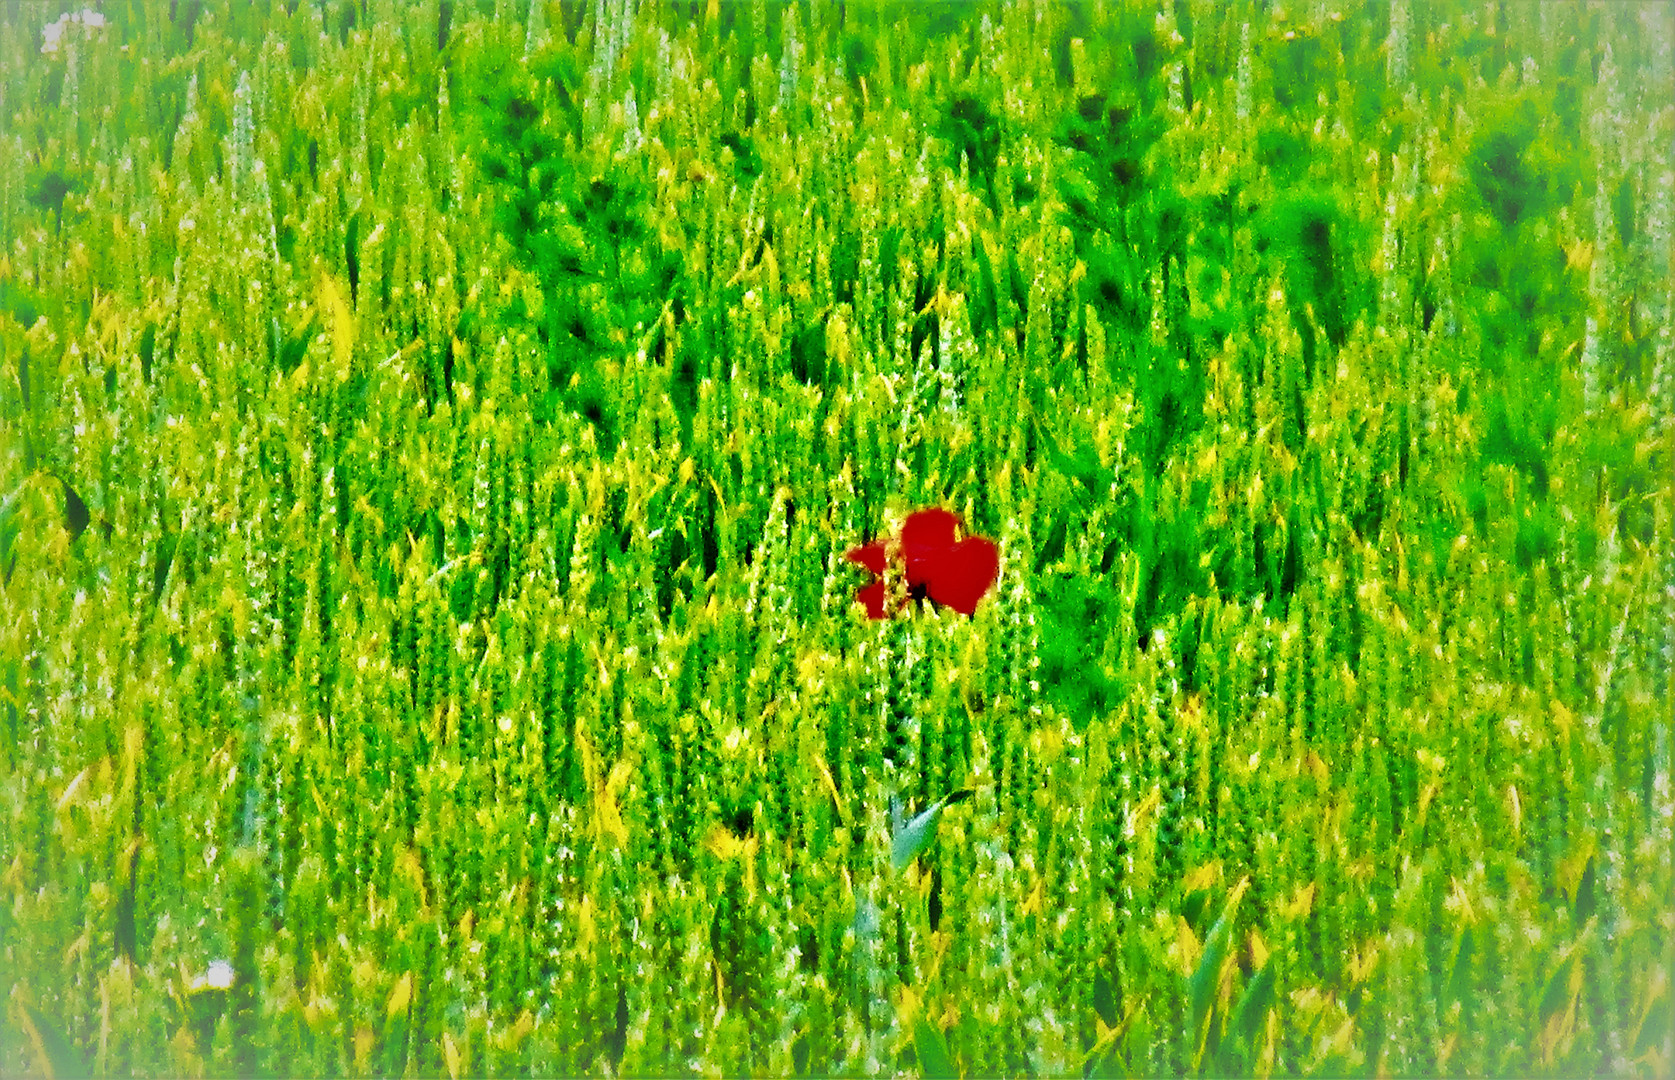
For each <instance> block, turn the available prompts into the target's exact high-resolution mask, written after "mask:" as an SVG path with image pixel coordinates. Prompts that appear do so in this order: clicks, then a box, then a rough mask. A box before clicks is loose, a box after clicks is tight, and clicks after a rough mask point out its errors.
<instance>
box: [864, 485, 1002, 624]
mask: <svg viewBox="0 0 1675 1080" xmlns="http://www.w3.org/2000/svg"><path fill="white" fill-rule="evenodd" d="M958 524H959V518H956V517H955V516H954V515H953V514H951V513H949V512H948V511H946V510H920V511H919V512H917V513H915V514H912V515H910V516H909V517H908V519H907V523H906V524H904V525H903V526H902V529H901V553H902V559H903V561H904V562H905V563H906V564H907V566H906V571H907V573H906V576H907V590H908V595H909V596H911V597H913V598H914V599H921V598H925V597H928V598H929V599H930V600H931V601H932V602H933V603H937V604H941V605H943V606H944V607H951V608H953V609H954V610H955V611H958V612H959V613H960V614H962V615H970V614H973V613H974V612H976V610H977V601H978V600H981V599H982V598H983V594H984V593H986V592H988V591H989V586H991V585H993V584H994V583H995V578H996V577H997V576H998V575H999V573H1000V553H999V551H998V550H997V549H996V548H995V545H994V541H993V540H989V539H987V538H985V537H981V536H968V537H966V538H965V539H964V540H958V541H956V540H955V539H954V529H955V527H956V526H957V525H958ZM884 551H885V548H884V541H882V540H874V541H873V542H872V543H870V544H866V545H863V546H861V547H858V548H851V549H850V551H849V554H848V556H847V558H848V559H849V561H850V562H852V563H858V564H860V565H861V566H864V567H866V568H867V569H868V570H871V571H872V572H873V573H874V574H882V573H884V558H885V555H884ZM855 599H857V600H859V601H860V602H861V603H863V604H865V605H866V608H867V616H868V617H869V618H873V619H882V618H884V617H885V612H884V582H883V581H881V580H880V581H874V582H872V583H871V584H869V585H865V586H863V587H861V588H860V589H858V590H856V592H855Z"/></svg>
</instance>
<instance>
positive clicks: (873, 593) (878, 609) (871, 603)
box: [855, 581, 884, 619]
mask: <svg viewBox="0 0 1675 1080" xmlns="http://www.w3.org/2000/svg"><path fill="white" fill-rule="evenodd" d="M855 599H857V600H859V601H860V602H861V603H863V604H865V605H866V606H867V618H869V619H882V618H883V617H884V583H883V582H882V581H875V582H873V583H872V584H871V585H865V586H862V587H861V588H859V589H856V590H855Z"/></svg>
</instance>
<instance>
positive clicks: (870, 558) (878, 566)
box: [844, 540, 884, 574]
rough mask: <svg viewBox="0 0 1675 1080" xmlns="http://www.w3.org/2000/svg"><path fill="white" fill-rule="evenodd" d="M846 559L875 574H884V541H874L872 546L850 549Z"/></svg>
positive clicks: (866, 545)
mask: <svg viewBox="0 0 1675 1080" xmlns="http://www.w3.org/2000/svg"><path fill="white" fill-rule="evenodd" d="M844 558H846V559H848V560H849V561H850V562H852V563H859V564H860V565H862V566H864V567H866V568H867V569H868V570H871V571H872V572H873V573H875V574H882V573H883V572H884V541H882V540H874V541H873V542H872V543H870V544H865V545H863V546H861V547H858V548H850V549H849V552H848V553H847V554H846V555H845V556H844Z"/></svg>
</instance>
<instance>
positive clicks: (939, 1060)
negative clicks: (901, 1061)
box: [913, 1016, 960, 1080]
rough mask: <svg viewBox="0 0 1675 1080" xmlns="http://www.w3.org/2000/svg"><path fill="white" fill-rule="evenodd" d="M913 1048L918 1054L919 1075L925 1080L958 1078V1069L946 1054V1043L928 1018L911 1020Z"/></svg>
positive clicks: (956, 1079)
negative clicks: (925, 1079)
mask: <svg viewBox="0 0 1675 1080" xmlns="http://www.w3.org/2000/svg"><path fill="white" fill-rule="evenodd" d="M913 1050H914V1052H915V1053H916V1054H918V1055H919V1075H920V1076H923V1077H926V1078H927V1080H958V1077H959V1075H960V1071H959V1070H958V1069H956V1068H954V1061H953V1059H952V1058H950V1057H949V1056H948V1044H947V1043H946V1042H945V1041H944V1040H943V1038H942V1032H940V1031H938V1030H937V1029H936V1027H935V1025H933V1024H932V1023H931V1022H930V1021H929V1020H926V1019H925V1018H924V1017H923V1016H917V1017H915V1018H914V1020H913Z"/></svg>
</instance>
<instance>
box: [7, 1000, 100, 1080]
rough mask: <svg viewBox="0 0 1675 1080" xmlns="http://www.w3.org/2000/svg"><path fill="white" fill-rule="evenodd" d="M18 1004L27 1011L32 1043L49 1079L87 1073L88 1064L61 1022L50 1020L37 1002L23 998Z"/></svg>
mask: <svg viewBox="0 0 1675 1080" xmlns="http://www.w3.org/2000/svg"><path fill="white" fill-rule="evenodd" d="M18 1008H19V1009H20V1010H21V1011H22V1013H23V1027H24V1031H25V1032H26V1033H27V1034H28V1035H29V1044H30V1046H31V1047H32V1048H33V1049H34V1051H35V1056H36V1064H37V1065H38V1066H39V1067H40V1069H41V1070H42V1071H43V1072H44V1073H46V1075H47V1080H57V1078H59V1077H72V1076H86V1075H87V1065H86V1062H85V1061H84V1060H83V1059H82V1055H81V1054H80V1053H78V1052H77V1051H76V1048H75V1047H74V1046H72V1045H71V1044H70V1040H69V1039H67V1038H65V1037H64V1033H63V1032H62V1031H60V1030H58V1025H56V1024H54V1023H53V1022H52V1021H51V1020H48V1019H47V1017H46V1014H45V1013H43V1012H41V1010H39V1009H37V1008H35V1007H34V1006H33V1005H29V1004H26V1003H25V1002H22V1001H19V1002H18Z"/></svg>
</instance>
